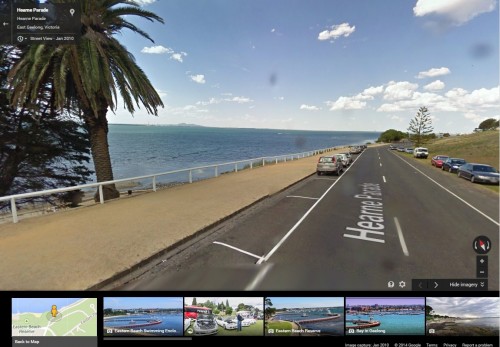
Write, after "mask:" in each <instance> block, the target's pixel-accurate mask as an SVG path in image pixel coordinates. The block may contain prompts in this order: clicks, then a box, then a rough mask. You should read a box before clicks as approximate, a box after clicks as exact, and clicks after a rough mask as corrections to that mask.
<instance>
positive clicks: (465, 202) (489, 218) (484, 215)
mask: <svg viewBox="0 0 500 347" xmlns="http://www.w3.org/2000/svg"><path fill="white" fill-rule="evenodd" d="M394 155H395V156H396V157H398V158H399V159H401V160H402V161H403V162H405V163H406V164H408V165H409V166H411V167H412V168H414V169H415V170H417V171H418V172H420V173H421V174H422V175H424V176H425V177H427V178H428V179H429V180H431V181H432V182H434V183H436V184H437V185H438V186H439V187H441V188H443V189H444V190H446V191H447V192H448V193H450V194H451V195H453V196H454V197H455V198H457V199H458V200H460V201H462V202H463V203H464V204H466V205H467V206H469V207H470V208H472V209H473V210H474V211H476V212H478V213H479V214H481V215H482V216H483V217H485V218H486V219H488V220H490V221H492V222H493V223H495V224H496V225H498V226H500V223H498V222H497V221H496V220H494V219H493V218H491V217H490V216H488V215H487V214H486V213H484V212H482V211H481V210H479V209H478V208H476V207H474V206H473V205H471V204H469V203H468V202H467V201H465V200H464V199H462V198H461V197H459V196H458V195H457V194H455V193H453V192H452V191H451V190H449V189H448V188H445V187H444V186H442V185H441V184H440V183H438V182H436V181H435V180H433V179H432V178H430V177H429V176H427V175H426V174H425V173H423V172H422V171H420V170H419V169H417V168H416V167H415V166H413V165H411V164H410V163H408V162H407V161H406V160H404V159H403V158H401V157H400V156H399V155H397V154H394Z"/></svg>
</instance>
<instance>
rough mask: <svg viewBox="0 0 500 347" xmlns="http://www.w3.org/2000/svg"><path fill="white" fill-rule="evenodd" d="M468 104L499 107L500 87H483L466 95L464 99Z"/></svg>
mask: <svg viewBox="0 0 500 347" xmlns="http://www.w3.org/2000/svg"><path fill="white" fill-rule="evenodd" d="M462 101H463V102H464V103H465V104H466V105H467V106H481V107H487V108H490V107H498V106H499V102H500V88H499V87H495V88H491V89H486V88H481V89H476V90H473V91H472V93H470V94H468V95H465V96H464V98H463V100H462Z"/></svg>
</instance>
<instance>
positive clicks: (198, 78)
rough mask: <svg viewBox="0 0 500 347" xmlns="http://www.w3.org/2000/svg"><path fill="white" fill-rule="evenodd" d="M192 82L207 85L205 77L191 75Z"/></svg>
mask: <svg viewBox="0 0 500 347" xmlns="http://www.w3.org/2000/svg"><path fill="white" fill-rule="evenodd" d="M189 77H190V78H191V80H192V81H194V82H196V83H199V84H205V82H206V81H205V75H191V76H189Z"/></svg>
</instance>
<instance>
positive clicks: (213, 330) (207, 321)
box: [193, 314, 218, 335]
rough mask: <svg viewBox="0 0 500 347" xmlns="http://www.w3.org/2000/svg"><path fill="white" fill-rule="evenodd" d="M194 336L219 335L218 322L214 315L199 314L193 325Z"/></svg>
mask: <svg viewBox="0 0 500 347" xmlns="http://www.w3.org/2000/svg"><path fill="white" fill-rule="evenodd" d="M193 331H194V335H212V334H217V331H218V328H217V322H216V321H215V317H214V316H213V314H198V316H197V318H196V320H195V321H194V324H193Z"/></svg>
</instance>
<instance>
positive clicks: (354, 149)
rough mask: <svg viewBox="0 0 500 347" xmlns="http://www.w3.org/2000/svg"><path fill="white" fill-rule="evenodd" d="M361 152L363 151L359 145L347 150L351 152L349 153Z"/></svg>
mask: <svg viewBox="0 0 500 347" xmlns="http://www.w3.org/2000/svg"><path fill="white" fill-rule="evenodd" d="M361 152H363V149H362V148H361V147H359V146H353V147H351V149H350V150H349V153H351V154H359V153H361Z"/></svg>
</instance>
